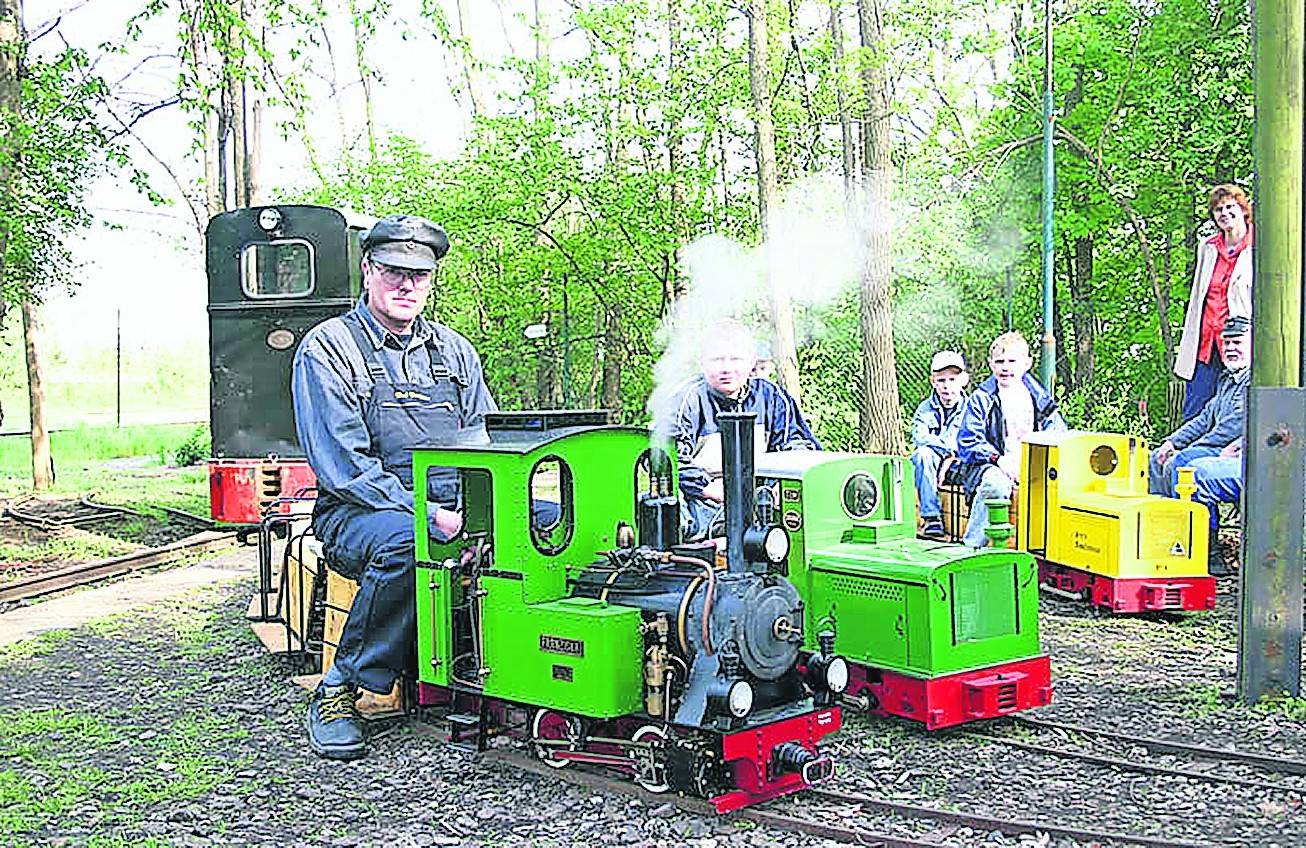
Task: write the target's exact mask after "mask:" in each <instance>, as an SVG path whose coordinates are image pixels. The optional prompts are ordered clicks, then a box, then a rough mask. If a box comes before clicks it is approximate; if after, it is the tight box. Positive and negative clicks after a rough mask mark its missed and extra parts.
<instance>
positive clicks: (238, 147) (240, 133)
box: [227, 62, 249, 209]
mask: <svg viewBox="0 0 1306 848" xmlns="http://www.w3.org/2000/svg"><path fill="white" fill-rule="evenodd" d="M237 70H238V69H233V68H232V67H231V63H230V62H228V67H227V105H228V107H229V111H228V114H229V115H230V116H231V118H230V122H231V184H232V186H231V187H232V192H231V208H233V209H239V208H240V207H242V206H248V205H249V181H248V179H247V171H246V170H245V168H246V165H247V164H248V156H247V144H246V142H247V139H248V136H247V129H246V121H245V83H244V82H243V81H242V80H241V79H239V77H238V74H237V72H236V71H237Z"/></svg>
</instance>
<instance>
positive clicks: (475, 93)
mask: <svg viewBox="0 0 1306 848" xmlns="http://www.w3.org/2000/svg"><path fill="white" fill-rule="evenodd" d="M453 5H454V15H455V17H457V18H458V40H459V41H461V42H462V54H463V56H462V60H463V80H464V81H465V82H466V83H467V98H468V99H469V100H470V101H471V103H472V117H473V118H479V117H480V116H482V115H485V114H486V111H485V98H484V96H482V94H481V89H480V84H479V80H478V77H477V73H476V54H474V53H473V52H472V40H471V35H470V34H469V32H468V26H467V0H454V4H453Z"/></svg>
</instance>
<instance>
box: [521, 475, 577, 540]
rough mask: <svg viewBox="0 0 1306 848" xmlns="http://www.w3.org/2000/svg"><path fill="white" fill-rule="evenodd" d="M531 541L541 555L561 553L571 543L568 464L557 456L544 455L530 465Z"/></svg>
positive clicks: (572, 502)
mask: <svg viewBox="0 0 1306 848" xmlns="http://www.w3.org/2000/svg"><path fill="white" fill-rule="evenodd" d="M530 498H531V500H530V509H531V516H530V522H531V542H532V543H533V544H534V545H535V549H536V550H538V551H539V552H540V553H542V554H547V555H549V556H552V555H554V554H558V553H561V552H562V551H563V549H564V548H566V547H567V545H569V544H571V537H572V531H573V530H574V529H575V520H574V510H575V498H574V496H573V492H572V485H571V466H569V465H567V463H566V462H565V461H564V460H563V459H562V458H561V457H557V456H546V457H544V458H543V459H541V460H540V461H539V462H537V463H535V465H534V467H533V468H531V480H530Z"/></svg>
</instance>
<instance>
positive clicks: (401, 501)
mask: <svg viewBox="0 0 1306 848" xmlns="http://www.w3.org/2000/svg"><path fill="white" fill-rule="evenodd" d="M362 248H363V259H362V276H363V288H364V291H363V295H362V297H361V298H360V299H359V301H358V303H357V304H356V305H355V306H354V308H353V309H352V310H351V311H350V312H348V313H347V314H345V315H341V316H338V317H335V318H330V319H328V320H326V321H323V322H322V323H321V324H318V325H317V326H316V327H314V328H313V329H312V330H310V331H309V332H308V333H306V334H305V336H304V340H303V342H302V343H301V344H300V346H299V349H298V351H296V353H295V361H294V368H293V373H292V377H291V393H292V396H293V399H294V408H295V425H296V429H297V430H298V433H299V440H300V443H301V444H302V445H303V447H304V450H305V451H306V453H307V455H308V461H309V464H310V465H311V466H312V468H313V471H314V473H315V474H316V475H317V488H318V495H317V503H316V505H315V506H314V509H313V529H314V532H315V534H316V535H317V537H318V539H319V540H321V542H322V544H323V548H324V550H325V553H326V559H327V561H328V563H330V565H331V566H332V567H333V568H334V569H335V570H337V571H339V572H340V573H341V574H344V575H345V576H347V577H352V578H355V579H357V580H358V587H359V588H358V594H357V596H356V597H355V598H354V603H353V607H352V608H351V610H350V612H349V616H348V618H347V620H346V621H345V625H344V629H343V631H342V632H341V634H340V645H339V649H338V650H337V652H336V656H335V662H334V663H333V664H332V666H331V667H330V668H329V669H327V670H326V672H325V674H324V675H323V677H322V682H321V683H320V684H319V685H318V687H317V689H316V691H315V692H314V693H313V696H312V699H311V700H310V702H309V709H308V717H307V725H308V737H309V744H310V746H311V747H312V748H313V750H314V751H315V752H316V753H318V754H319V755H321V756H324V757H329V758H332V759H355V758H358V757H361V756H363V755H364V754H366V752H367V748H366V745H367V740H366V736H365V734H364V730H363V722H362V719H361V717H360V716H359V713H358V710H357V708H356V707H355V703H354V702H355V700H356V699H357V697H358V690H359V689H360V688H362V689H366V690H368V691H371V692H376V693H387V692H389V691H390V690H391V689H392V688H393V686H394V682H395V679H396V677H397V676H398V675H399V674H400V673H401V672H402V671H403V670H405V669H406V668H407V667H408V666H409V665H410V663H411V659H410V657H411V653H412V651H413V645H414V644H415V630H414V626H415V614H416V613H415V609H414V598H415V595H414V585H413V580H414V577H413V575H414V567H415V558H414V534H413V520H414V519H413V516H414V506H413V479H412V457H411V455H410V454H409V453H408V450H407V449H408V448H410V447H412V446H413V445H416V444H430V443H433V442H434V443H457V442H474V441H481V440H484V438H485V429H484V422H485V414H486V413H487V412H493V411H495V409H496V406H495V403H494V399H493V398H492V397H491V396H490V392H489V389H488V388H487V387H486V385H485V378H484V374H483V373H482V369H481V361H480V358H479V357H478V356H477V353H476V350H475V349H474V348H473V347H472V345H471V343H470V342H469V341H467V339H465V338H464V337H463V336H461V335H459V334H458V333H457V332H455V331H453V330H452V329H450V328H449V327H446V326H444V325H443V324H440V323H437V322H435V321H430V320H427V319H426V318H423V317H422V314H421V313H422V310H423V308H424V307H425V306H426V302H427V299H428V297H429V296H430V293H431V285H432V282H433V280H434V277H435V269H436V264H437V262H438V261H439V259H440V258H441V257H443V256H444V254H445V253H446V252H447V251H448V249H449V239H448V237H447V236H446V235H445V233H444V231H443V230H442V229H440V228H439V227H437V226H436V225H435V224H433V223H431V222H430V221H428V220H426V219H424V218H419V217H416V216H410V215H393V216H390V217H387V218H382V219H381V220H380V221H377V222H376V224H374V225H373V226H372V228H371V229H370V230H368V231H367V233H366V234H365V235H364V236H363V240H362ZM427 491H428V496H429V499H430V503H432V504H439V507H438V508H435V509H432V510H431V527H430V532H431V534H432V536H433V537H435V538H438V539H442V540H443V539H448V538H450V537H452V536H453V535H455V534H457V533H458V532H459V531H460V530H461V528H462V515H461V514H460V513H459V512H458V511H457V505H458V480H457V477H456V474H455V472H453V471H452V470H449V469H443V470H434V472H433V473H432V475H431V477H430V478H429V479H428V480H427Z"/></svg>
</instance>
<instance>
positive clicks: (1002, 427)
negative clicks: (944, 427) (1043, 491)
mask: <svg viewBox="0 0 1306 848" xmlns="http://www.w3.org/2000/svg"><path fill="white" fill-rule="evenodd" d="M1022 382H1023V383H1024V385H1025V388H1026V389H1027V390H1029V396H1030V397H1031V398H1032V399H1033V401H1034V430H1035V432H1038V431H1041V430H1065V429H1067V427H1066V419H1064V418H1062V417H1061V413H1060V412H1059V411H1058V410H1057V402H1056V400H1054V399H1053V397H1052V395H1051V393H1049V392H1048V390H1047V389H1045V388H1043V385H1042V384H1041V383H1040V382H1039V381H1038V380H1035V379H1034V378H1033V377H1031V376H1030V375H1029V374H1025V376H1024V377H1023V378H1022ZM1006 451H1007V421H1006V418H1004V417H1003V415H1002V404H1001V403H999V402H998V381H997V380H996V379H995V378H993V377H989V378H988V379H987V380H985V381H984V382H983V383H981V384H980V386H979V388H977V389H976V390H975V391H974V393H973V394H971V396H970V397H969V398H968V399H967V400H966V406H965V408H964V409H963V410H962V413H961V428H960V430H959V431H958V433H957V455H958V456H959V457H960V458H961V461H962V462H964V463H966V464H967V465H980V466H983V465H990V464H992V463H995V462H997V461H998V458H999V457H1000V456H1002V455H1003V454H1004V453H1006Z"/></svg>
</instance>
